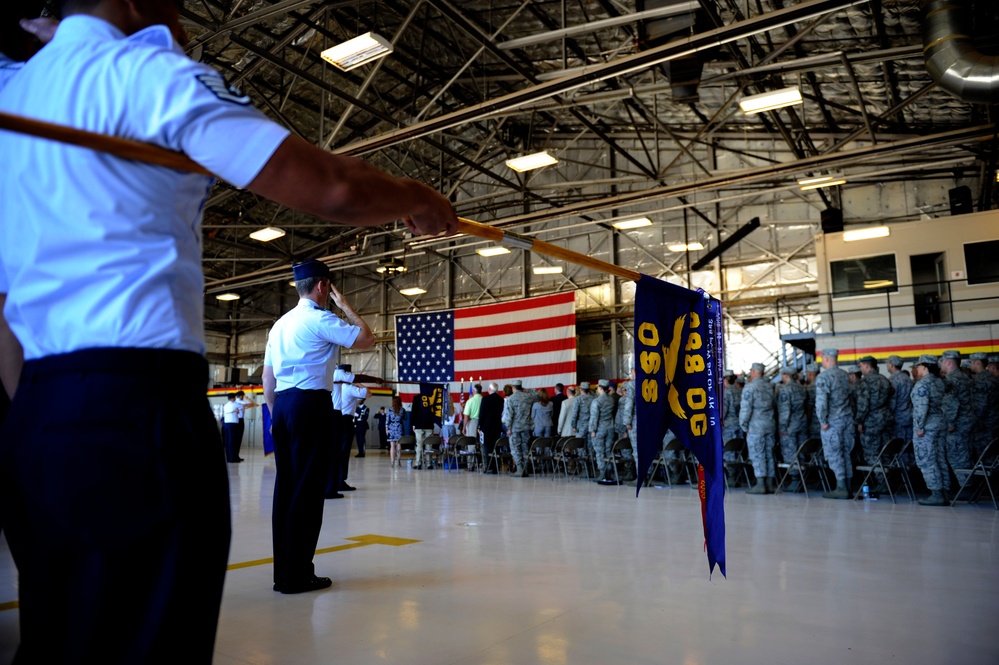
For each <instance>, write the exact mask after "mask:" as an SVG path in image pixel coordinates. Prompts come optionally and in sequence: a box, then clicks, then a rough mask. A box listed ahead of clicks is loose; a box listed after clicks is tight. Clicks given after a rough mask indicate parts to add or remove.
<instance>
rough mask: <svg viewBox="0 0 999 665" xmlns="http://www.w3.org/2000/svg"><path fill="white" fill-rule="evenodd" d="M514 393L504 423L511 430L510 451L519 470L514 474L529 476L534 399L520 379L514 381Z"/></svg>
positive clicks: (508, 399) (507, 401)
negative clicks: (528, 462) (528, 452)
mask: <svg viewBox="0 0 999 665" xmlns="http://www.w3.org/2000/svg"><path fill="white" fill-rule="evenodd" d="M511 385H513V394H512V395H510V396H509V397H508V398H507V400H506V407H507V408H506V415H505V417H504V418H505V419H504V420H503V423H504V424H505V425H506V428H507V431H509V432H510V453H511V454H512V455H513V463H514V464H515V465H516V466H517V470H516V471H514V472H513V475H515V476H517V477H519V478H526V477H527V450H528V444H529V443H530V441H531V429H532V427H533V423H532V421H531V407H532V406H534V399H533V398H532V397H531V395H530V394H528V393H527V392H524V388H523V383H522V382H521V381H520V380H519V379H518V380H516V381H513V382H512V384H511Z"/></svg>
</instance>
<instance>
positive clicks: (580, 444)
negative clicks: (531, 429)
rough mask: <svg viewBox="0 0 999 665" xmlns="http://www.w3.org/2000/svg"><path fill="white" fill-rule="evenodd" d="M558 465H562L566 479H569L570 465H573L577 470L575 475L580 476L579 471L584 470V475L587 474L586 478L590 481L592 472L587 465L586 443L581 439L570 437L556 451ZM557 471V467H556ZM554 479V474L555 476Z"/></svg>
mask: <svg viewBox="0 0 999 665" xmlns="http://www.w3.org/2000/svg"><path fill="white" fill-rule="evenodd" d="M555 454H556V458H555V463H556V465H558V464H561V465H562V472H563V473H565V477H566V479H567V480H568V478H569V465H570V464H572V465H573V468H574V470H575V474H574V475H577V476H578V475H579V470H580V469H582V470H583V473H584V474H586V478H587V479H589V477H590V471H589V468H588V467H587V465H586V455H587V452H586V441H585V440H584V439H581V438H579V437H578V436H574V437H570V438H569V439H568V440H567V441H565V442H564V443H563V444H562V447H561V448H558V449H556V452H555ZM556 471H557V466H556ZM553 478H554V474H553Z"/></svg>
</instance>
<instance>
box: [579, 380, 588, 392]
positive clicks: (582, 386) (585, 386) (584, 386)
mask: <svg viewBox="0 0 999 665" xmlns="http://www.w3.org/2000/svg"><path fill="white" fill-rule="evenodd" d="M579 389H580V390H589V389H590V382H589V381H583V382H582V383H580V384H579Z"/></svg>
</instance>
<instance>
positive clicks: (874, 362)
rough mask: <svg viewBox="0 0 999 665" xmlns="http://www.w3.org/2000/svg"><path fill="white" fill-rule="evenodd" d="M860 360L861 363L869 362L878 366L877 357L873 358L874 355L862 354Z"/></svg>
mask: <svg viewBox="0 0 999 665" xmlns="http://www.w3.org/2000/svg"><path fill="white" fill-rule="evenodd" d="M860 362H862V363H870V364H872V365H874V366H875V367H877V366H878V359H877V358H875V357H874V356H864V357H863V358H861V359H860Z"/></svg>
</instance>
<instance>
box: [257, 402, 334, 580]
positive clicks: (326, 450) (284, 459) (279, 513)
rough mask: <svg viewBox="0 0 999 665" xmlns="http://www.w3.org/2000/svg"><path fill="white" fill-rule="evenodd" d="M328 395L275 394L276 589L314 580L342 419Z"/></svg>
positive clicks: (274, 516) (272, 426) (274, 521)
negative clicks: (333, 454)
mask: <svg viewBox="0 0 999 665" xmlns="http://www.w3.org/2000/svg"><path fill="white" fill-rule="evenodd" d="M337 413H338V412H337V411H335V410H334V409H333V402H332V399H331V397H330V391H328V390H300V389H298V388H289V389H287V390H282V391H280V392H278V393H277V399H276V400H275V402H274V415H273V417H272V419H271V423H272V424H271V434H272V435H273V437H274V458H275V463H276V465H277V474H276V476H277V477H276V479H275V481H274V511H273V514H272V518H271V520H272V530H273V542H274V584H275V585H277V586H296V585H299V584H302V583H304V582H306V581H308V580H309V579H311V577H312V576H313V575H315V566H314V565H313V563H312V559H313V557H314V556H315V553H316V544H317V543H318V542H319V531H320V529H321V528H322V524H323V504H324V501H325V500H326V496H325V489H326V482H327V480H328V478H329V472H330V464H331V456H332V452H333V446H331V445H330V439H331V437H332V440H333V441H339V430H340V418H339V417H337V415H336V414H337Z"/></svg>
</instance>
